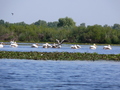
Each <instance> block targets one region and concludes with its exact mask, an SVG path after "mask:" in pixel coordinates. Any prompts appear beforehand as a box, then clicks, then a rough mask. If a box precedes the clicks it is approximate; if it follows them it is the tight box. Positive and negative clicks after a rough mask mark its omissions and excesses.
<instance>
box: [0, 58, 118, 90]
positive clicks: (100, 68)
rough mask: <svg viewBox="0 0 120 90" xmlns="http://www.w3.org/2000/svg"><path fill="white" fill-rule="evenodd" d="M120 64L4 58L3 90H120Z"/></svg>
mask: <svg viewBox="0 0 120 90" xmlns="http://www.w3.org/2000/svg"><path fill="white" fill-rule="evenodd" d="M119 89H120V62H114V61H94V62H93V61H51V60H47V61H43V60H37V61H35V60H25V59H24V60H20V59H0V90H119Z"/></svg>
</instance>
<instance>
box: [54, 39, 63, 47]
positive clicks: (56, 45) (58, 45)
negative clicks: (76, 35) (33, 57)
mask: <svg viewBox="0 0 120 90" xmlns="http://www.w3.org/2000/svg"><path fill="white" fill-rule="evenodd" d="M56 41H57V43H58V44H55V43H54V44H53V45H52V48H61V46H62V43H63V42H64V41H65V39H63V40H61V41H60V40H58V39H56Z"/></svg>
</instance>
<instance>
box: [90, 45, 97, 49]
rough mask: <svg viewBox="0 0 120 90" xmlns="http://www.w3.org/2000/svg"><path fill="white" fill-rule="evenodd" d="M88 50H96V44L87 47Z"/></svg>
mask: <svg viewBox="0 0 120 90" xmlns="http://www.w3.org/2000/svg"><path fill="white" fill-rule="evenodd" d="M89 48H90V49H96V48H97V45H96V44H93V45H92V46H90V47H89Z"/></svg>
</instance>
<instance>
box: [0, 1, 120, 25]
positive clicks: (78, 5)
mask: <svg viewBox="0 0 120 90" xmlns="http://www.w3.org/2000/svg"><path fill="white" fill-rule="evenodd" d="M11 13H14V15H12V14H11ZM65 17H69V18H72V19H73V20H74V21H75V22H76V25H80V24H81V23H85V24H86V25H95V24H98V25H105V24H107V25H110V26H111V25H114V24H115V23H117V24H120V0H0V19H2V20H4V21H6V22H10V23H16V22H22V21H24V22H25V23H27V24H31V23H33V22H36V21H38V20H45V21H46V22H54V21H58V19H59V18H65Z"/></svg>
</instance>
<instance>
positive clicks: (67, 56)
mask: <svg viewBox="0 0 120 90" xmlns="http://www.w3.org/2000/svg"><path fill="white" fill-rule="evenodd" d="M0 58H7V59H34V60H93V61H95V60H114V61H120V54H116V55H115V54H97V53H69V52H12V51H0Z"/></svg>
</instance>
